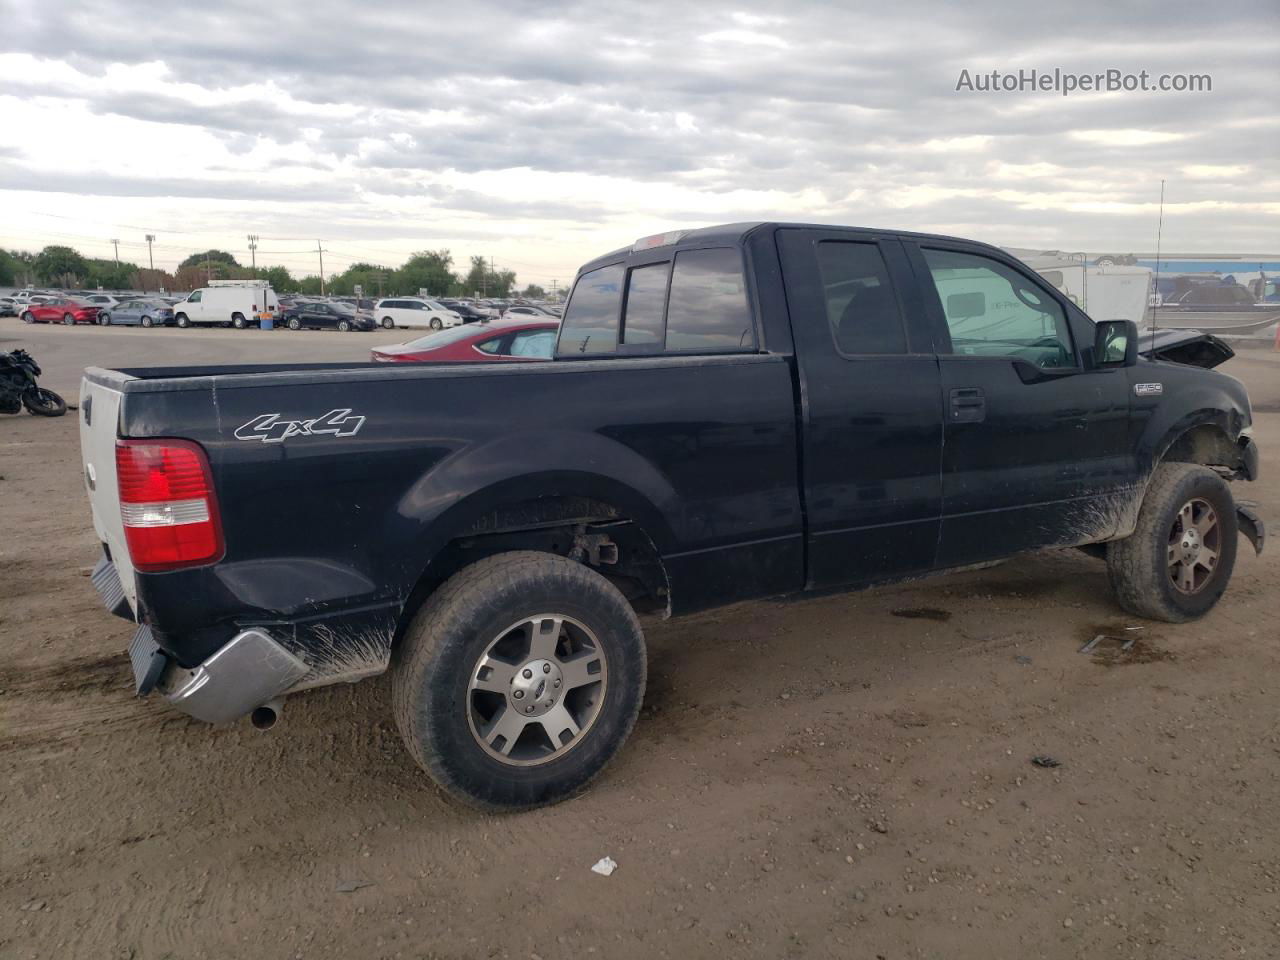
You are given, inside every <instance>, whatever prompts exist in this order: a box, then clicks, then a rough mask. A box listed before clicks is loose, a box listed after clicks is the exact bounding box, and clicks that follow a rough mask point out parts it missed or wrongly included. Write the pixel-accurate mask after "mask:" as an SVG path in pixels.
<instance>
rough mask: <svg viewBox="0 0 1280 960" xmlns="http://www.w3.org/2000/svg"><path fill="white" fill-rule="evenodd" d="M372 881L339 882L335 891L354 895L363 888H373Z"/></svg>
mask: <svg viewBox="0 0 1280 960" xmlns="http://www.w3.org/2000/svg"><path fill="white" fill-rule="evenodd" d="M372 886H373V881H372V880H339V881H338V884H337V886H336V887H334V889H335V890H337V891H338V893H354V892H355V891H356V890H359V889H361V888H362V887H372Z"/></svg>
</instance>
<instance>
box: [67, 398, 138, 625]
mask: <svg viewBox="0 0 1280 960" xmlns="http://www.w3.org/2000/svg"><path fill="white" fill-rule="evenodd" d="M116 376H122V375H119V374H116ZM123 399H124V394H123V393H121V392H120V390H118V389H114V388H112V387H110V386H107V385H105V384H103V383H99V382H97V381H96V380H92V379H90V378H89V377H85V378H84V379H83V380H81V381H80V458H81V460H83V461H84V471H83V473H84V484H85V489H86V491H87V492H88V494H89V506H90V508H91V509H92V511H93V528H94V530H96V531H97V534H98V539H99V540H101V541H102V542H103V543H105V544H106V545H107V548H108V549H109V550H110V551H111V559H112V561H113V562H114V563H115V567H116V573H117V574H118V575H119V577H120V586H121V587H122V588H123V590H124V595H125V598H126V599H127V600H128V601H129V606H130V608H132V610H133V611H134V616H135V619H136V617H137V611H138V596H137V595H138V588H137V584H136V583H135V582H134V576H133V565H132V564H131V563H130V562H129V548H128V547H127V546H126V545H125V542H124V523H123V521H122V520H121V519H120V493H119V489H118V488H117V486H116V437H117V435H118V434H119V423H120V403H121V401H122V400H123Z"/></svg>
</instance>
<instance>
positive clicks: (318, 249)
mask: <svg viewBox="0 0 1280 960" xmlns="http://www.w3.org/2000/svg"><path fill="white" fill-rule="evenodd" d="M316 253H318V254H320V296H322V297H323V296H324V249H323V248H322V247H321V246H320V241H319V240H317V241H316Z"/></svg>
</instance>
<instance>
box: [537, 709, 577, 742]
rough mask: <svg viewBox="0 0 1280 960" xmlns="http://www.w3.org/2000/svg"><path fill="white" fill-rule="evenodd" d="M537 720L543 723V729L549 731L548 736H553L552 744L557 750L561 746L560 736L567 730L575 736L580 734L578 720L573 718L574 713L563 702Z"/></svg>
mask: <svg viewBox="0 0 1280 960" xmlns="http://www.w3.org/2000/svg"><path fill="white" fill-rule="evenodd" d="M535 722H536V723H540V724H542V729H543V730H545V731H547V736H548V737H550V738H551V744H552V746H554V747H555V748H556V749H557V750H558V749H559V748H560V744H561V740H560V738H561V737H562V736H563V734H564V732H565V731H566V730H568V731H569V732H570V733H571V734H573V735H574V736H575V737H576V736H577V735H578V721H576V720H574V719H573V714H571V713H570V712H569V711H568V709H566V708H565V705H564V704H563V703H560V704H557V705H556V706H555V707H554V708H553V709H551V710H549V711H547V712H546V713H544V714H543V715H542V716H541V717H540V718H538V720H537V721H535Z"/></svg>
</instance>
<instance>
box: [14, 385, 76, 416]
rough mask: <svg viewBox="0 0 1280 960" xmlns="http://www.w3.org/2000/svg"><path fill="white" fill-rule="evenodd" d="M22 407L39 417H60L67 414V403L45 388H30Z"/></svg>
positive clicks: (23, 399)
mask: <svg viewBox="0 0 1280 960" xmlns="http://www.w3.org/2000/svg"><path fill="white" fill-rule="evenodd" d="M22 405H23V406H24V407H26V408H27V410H28V411H29V412H30V413H33V414H35V415H36V416H37V417H60V416H62V415H63V414H64V413H66V412H67V401H65V400H63V399H62V397H60V396H58V394H56V393H54V392H53V391H52V390H46V389H45V388H44V387H28V388H27V390H26V392H25V393H23V394H22Z"/></svg>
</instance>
